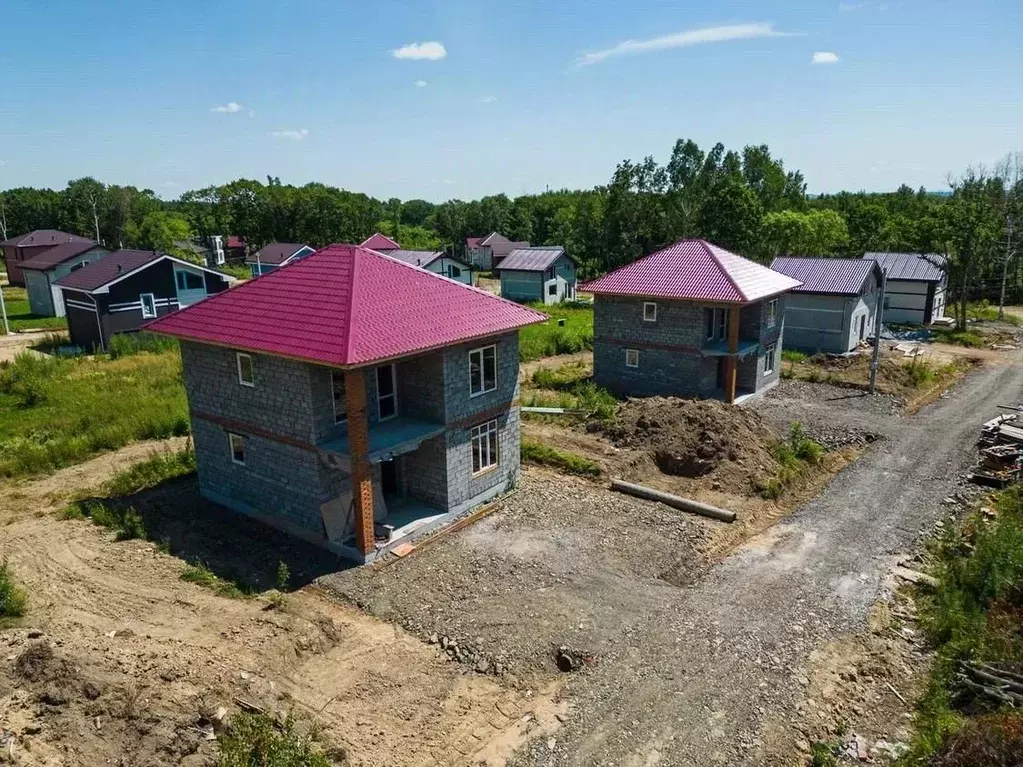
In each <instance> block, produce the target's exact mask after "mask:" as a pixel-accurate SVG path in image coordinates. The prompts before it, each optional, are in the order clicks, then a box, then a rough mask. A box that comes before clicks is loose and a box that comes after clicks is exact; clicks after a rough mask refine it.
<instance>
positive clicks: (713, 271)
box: [579, 240, 801, 304]
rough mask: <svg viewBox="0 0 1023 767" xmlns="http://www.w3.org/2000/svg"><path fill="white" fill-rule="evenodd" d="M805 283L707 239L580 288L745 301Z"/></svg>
mask: <svg viewBox="0 0 1023 767" xmlns="http://www.w3.org/2000/svg"><path fill="white" fill-rule="evenodd" d="M800 284H801V283H800V282H799V281H798V280H794V279H792V278H790V277H786V276H785V275H784V274H779V273H778V272H775V271H772V270H770V269H768V268H767V267H766V266H761V265H760V264H758V263H755V262H753V261H750V260H749V259H746V258H743V257H742V256H737V255H735V254H734V253H730V252H729V251H727V250H725V249H724V248H719V247H718V246H717V245H713V244H711V243H709V242H707V241H705V240H681V241H680V242H676V243H675V244H674V245H670V246H668V247H667V248H664V249H663V250H658V251H656V252H654V253H651V254H650V255H648V256H643V258H640V259H638V260H637V261H633V262H632V263H631V264H626V265H625V266H623V267H621V268H620V269H617V270H615V271H613V272H610V273H609V274H605V275H604V276H603V277H599V278H598V279H596V280H593V281H592V282H588V283H586V284H585V285H581V286H580V287H579V290H584V291H587V292H589V293H600V294H608V295H624V296H649V297H651V298H675V299H679V300H688V301H720V302H724V303H737V304H744V303H748V302H750V301H759V300H761V299H764V298H768V297H769V296H774V295H778V294H779V293H784V292H785V291H787V290H792V289H793V288H796V287H799V285H800Z"/></svg>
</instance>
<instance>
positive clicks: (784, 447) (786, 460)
mask: <svg viewBox="0 0 1023 767" xmlns="http://www.w3.org/2000/svg"><path fill="white" fill-rule="evenodd" d="M824 453H825V450H824V446H823V445H821V444H820V443H819V442H815V441H814V440H812V439H810V438H809V437H808V436H806V432H805V431H804V430H803V425H802V424H801V423H799V422H798V421H793V422H792V424H791V425H790V426H789V437H788V439H787V440H785V441H783V442H779V443H778V444H777V445H775V447H774V459H775V460H776V461H777V462H778V473H777V474H775V476H773V477H770V478H768V479H766V480H761V481H759V482H758V483H757V484H756V485H755V489H756V491H757V492H758V493H760V495H761V497H763V498H766V499H767V500H771V501H775V500H778V499H779V498H781V496H782V495H783V494H784V493H785V488H786V487H787V486H788V485H789V484H791V483H792V482H793V481H795V480H796V479H798V478H799V477H801V476H802V475H803V474H805V473H806V471H807V470H808V468H809V467H811V466H817V465H818V464H820V462H821V461H822V460H824Z"/></svg>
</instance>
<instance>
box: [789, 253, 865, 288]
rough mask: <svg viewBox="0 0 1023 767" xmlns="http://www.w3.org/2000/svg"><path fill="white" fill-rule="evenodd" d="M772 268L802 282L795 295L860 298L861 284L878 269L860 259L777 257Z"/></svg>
mask: <svg viewBox="0 0 1023 767" xmlns="http://www.w3.org/2000/svg"><path fill="white" fill-rule="evenodd" d="M771 268H772V269H774V271H776V272H781V273H782V274H787V275H788V276H789V277H792V278H793V279H795V280H799V281H800V282H802V283H803V284H802V286H800V287H798V288H795V290H794V291H793V292H795V293H836V294H841V295H852V296H855V295H859V293H860V290H861V289H862V288H863V283H864V282H866V281H867V278H868V277H870V275H871V273H873V271H874V270H875V269H876V268H877V266H876V264H874V263H873V262H871V261H866V260H864V259H862V258H796V257H792V256H779V257H778V258H776V259H774V262H773V263H772V264H771Z"/></svg>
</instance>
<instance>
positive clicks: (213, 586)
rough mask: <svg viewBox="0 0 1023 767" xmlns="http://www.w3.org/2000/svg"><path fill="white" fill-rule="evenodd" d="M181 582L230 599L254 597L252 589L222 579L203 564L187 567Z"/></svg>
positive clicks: (182, 574)
mask: <svg viewBox="0 0 1023 767" xmlns="http://www.w3.org/2000/svg"><path fill="white" fill-rule="evenodd" d="M181 580H183V581H185V582H186V583H195V584H197V585H199V586H202V587H203V588H207V589H209V590H210V591H212V592H214V593H216V594H219V595H220V596H222V597H228V598H230V599H246V598H247V597H249V596H251V595H252V591H251V589H248V588H246V587H244V586H242V585H240V584H238V583H235V582H234V581H229V580H227V579H225V578H221V577H220V576H219V575H217V574H216V573H214V572H213V571H212V570H210V569H209V568H208V567H207V566H206V565H205V564H203V563H202V562H197V563H196V564H194V565H189V566H188V567H186V568H185V569H184V570H183V571H182V572H181Z"/></svg>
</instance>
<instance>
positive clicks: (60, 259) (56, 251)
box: [21, 240, 99, 272]
mask: <svg viewBox="0 0 1023 767" xmlns="http://www.w3.org/2000/svg"><path fill="white" fill-rule="evenodd" d="M97 247H99V245H98V243H95V242H93V241H92V240H72V241H71V242H62V243H61V244H60V245H54V246H53V247H52V248H47V249H46V250H44V251H43V252H42V253H40V254H39V255H38V256H35V257H34V258H30V259H29V260H28V261H25V262H24V263H23V264H22V265H21V268H22V269H38V270H39V271H41V272H45V271H46V270H47V269H52V268H53V267H55V266H57V264H63V263H64V262H65V261H68V260H70V259H72V258H74V257H75V256H80V255H82V253H85V252H86V251H87V250H92V249H93V248H97Z"/></svg>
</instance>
